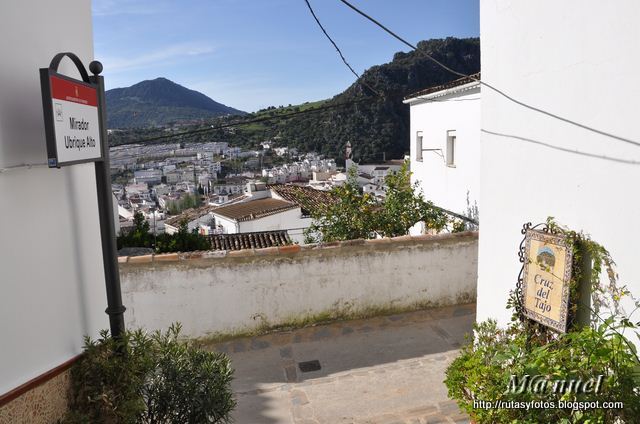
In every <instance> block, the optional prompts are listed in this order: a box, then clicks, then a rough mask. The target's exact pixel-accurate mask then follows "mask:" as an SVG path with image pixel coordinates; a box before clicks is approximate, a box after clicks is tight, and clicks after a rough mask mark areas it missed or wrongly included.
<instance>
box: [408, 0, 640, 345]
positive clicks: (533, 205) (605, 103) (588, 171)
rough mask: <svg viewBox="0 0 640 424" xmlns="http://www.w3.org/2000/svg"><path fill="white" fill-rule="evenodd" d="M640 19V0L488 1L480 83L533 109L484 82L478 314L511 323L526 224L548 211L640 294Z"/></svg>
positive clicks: (484, 13)
mask: <svg viewBox="0 0 640 424" xmlns="http://www.w3.org/2000/svg"><path fill="white" fill-rule="evenodd" d="M639 16H640V3H638V1H637V0H619V1H616V2H615V5H612V4H610V3H608V2H602V1H596V0H568V1H562V2H558V1H551V0H541V1H536V2H526V1H517V0H500V1H496V0H486V1H485V0H483V1H481V2H480V26H481V28H482V81H483V82H486V83H487V84H491V85H492V86H493V87H496V88H498V89H499V90H501V91H502V92H504V93H506V94H507V95H509V96H511V97H512V98H514V99H516V100H517V101H519V102H521V103H523V104H524V105H523V104H517V103H516V102H514V101H512V100H510V99H508V98H506V97H505V96H504V95H501V94H499V93H497V92H496V91H494V90H492V89H490V88H487V87H485V86H483V88H482V117H481V131H482V133H481V150H480V158H481V168H480V199H481V211H480V212H481V214H482V231H481V235H480V245H479V252H480V253H479V264H478V302H477V317H478V319H479V320H484V319H487V318H490V317H493V318H496V319H498V320H499V322H500V323H502V324H506V323H507V322H508V320H509V314H510V311H507V310H506V309H505V307H504V306H505V303H506V301H507V297H508V294H509V290H511V289H513V288H514V287H515V285H516V279H517V277H518V272H519V271H520V267H521V264H520V263H519V262H518V257H517V255H516V252H517V250H518V245H519V243H520V241H521V239H522V235H521V234H520V229H521V228H522V225H523V224H524V223H526V222H532V223H534V224H536V223H540V222H544V221H545V220H546V218H547V217H548V216H553V217H555V219H556V221H557V222H558V223H561V224H563V225H566V226H568V227H570V228H572V229H574V230H577V231H584V232H586V233H588V234H590V235H591V237H592V238H593V239H594V240H596V241H597V242H599V243H600V244H602V245H603V246H604V247H605V248H606V249H608V250H609V252H610V254H611V256H612V258H613V259H614V260H615V262H616V264H617V271H618V272H619V281H620V282H621V283H622V284H626V285H627V286H628V288H629V289H630V290H631V292H632V293H633V294H634V295H635V296H636V297H639V296H640V266H638V258H639V254H638V250H639V249H638V246H637V244H638V240H640V226H638V225H637V222H638V216H640V196H638V183H639V182H640V126H639V125H638V110H639V109H640V85H638V83H637V72H636V71H635V70H637V69H638V68H640V56H638V55H637V54H634V51H635V50H637V48H636V47H633V46H637V45H638V40H639V39H640V26H639V25H638V17H639ZM630 49H631V50H630ZM532 108H537V109H541V110H544V111H547V112H549V113H551V114H554V115H557V116H559V117H562V118H565V119H566V120H571V121H573V122H575V123H577V124H579V125H575V124H572V123H570V122H567V121H566V120H561V119H558V118H554V117H552V116H549V115H547V114H544V113H540V112H539V111H536V110H534V109H532ZM585 126H586V127H589V128H592V129H594V130H589V129H587V128H585ZM459 134H460V133H459ZM459 137H460V135H459ZM460 140H461V138H460ZM462 149H463V147H462V145H460V147H459V150H462ZM412 159H413V158H412ZM605 278H606V277H605ZM624 299H625V298H623V305H626V311H627V312H628V313H630V312H631V311H632V310H633V309H634V308H633V306H632V304H631V301H630V300H629V299H628V298H627V303H626V304H625V303H624ZM633 320H634V322H635V321H637V320H638V313H637V312H636V315H635V318H634V319H633ZM634 341H635V342H637V339H636V340H634Z"/></svg>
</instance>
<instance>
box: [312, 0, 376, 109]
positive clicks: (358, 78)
mask: <svg viewBox="0 0 640 424" xmlns="http://www.w3.org/2000/svg"><path fill="white" fill-rule="evenodd" d="M304 2H305V3H306V4H307V7H308V8H309V12H311V16H313V19H315V21H316V23H317V24H318V26H319V27H320V29H321V30H322V32H323V33H324V35H325V37H327V39H328V40H329V41H330V42H331V44H333V47H335V49H336V51H337V52H338V54H339V55H340V59H342V61H343V62H344V64H345V65H346V66H347V68H349V70H350V71H351V73H352V74H353V75H355V76H356V78H357V82H360V83H361V84H362V85H364V86H365V87H367V88H368V89H369V90H371V91H372V92H373V93H375V94H376V95H377V96H379V97H384V96H383V95H382V94H380V93H379V92H378V91H377V90H375V89H373V87H371V86H370V85H369V84H367V83H366V82H365V81H364V79H363V78H361V77H360V75H359V74H358V73H357V72H356V71H355V70H354V69H353V67H352V66H351V65H350V64H349V62H347V59H346V58H345V57H344V55H343V54H342V51H341V50H340V47H338V45H337V44H336V42H335V41H333V39H332V38H331V36H330V35H329V34H328V33H327V31H326V30H325V29H324V26H322V23H320V20H319V19H318V17H317V16H316V13H315V12H314V11H313V8H312V7H311V3H309V0H304Z"/></svg>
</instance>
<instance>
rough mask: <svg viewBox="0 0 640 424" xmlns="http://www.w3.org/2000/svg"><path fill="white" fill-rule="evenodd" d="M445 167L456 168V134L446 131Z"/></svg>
mask: <svg viewBox="0 0 640 424" xmlns="http://www.w3.org/2000/svg"><path fill="white" fill-rule="evenodd" d="M447 166H456V132H455V130H453V131H447Z"/></svg>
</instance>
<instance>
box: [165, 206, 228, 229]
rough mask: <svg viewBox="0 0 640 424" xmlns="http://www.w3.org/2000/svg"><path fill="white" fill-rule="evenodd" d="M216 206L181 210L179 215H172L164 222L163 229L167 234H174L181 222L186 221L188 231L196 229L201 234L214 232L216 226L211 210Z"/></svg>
mask: <svg viewBox="0 0 640 424" xmlns="http://www.w3.org/2000/svg"><path fill="white" fill-rule="evenodd" d="M215 209H216V206H212V205H206V206H201V207H199V208H192V209H187V210H185V211H183V212H182V213H181V214H180V215H176V216H172V217H171V218H169V219H167V220H166V221H165V222H164V231H165V233H167V234H175V233H177V232H178V230H179V229H180V225H182V223H183V222H187V228H188V230H189V231H193V230H194V229H198V231H199V232H200V233H201V234H204V235H207V234H212V233H214V232H215V228H216V226H215V225H214V224H213V222H214V215H213V211H214V210H215Z"/></svg>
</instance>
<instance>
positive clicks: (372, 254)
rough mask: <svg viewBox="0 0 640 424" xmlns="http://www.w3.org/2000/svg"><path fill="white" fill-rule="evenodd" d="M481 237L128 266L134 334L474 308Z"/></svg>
mask: <svg viewBox="0 0 640 424" xmlns="http://www.w3.org/2000/svg"><path fill="white" fill-rule="evenodd" d="M477 257H478V234H477V233H473V232H467V233H458V234H442V235H435V236H434V235H425V236H417V237H411V236H404V237H397V238H392V239H388V238H387V239H379V240H367V241H365V240H352V241H348V242H336V243H330V244H324V245H309V246H298V245H293V246H284V247H279V248H277V247H273V248H267V249H256V250H241V251H235V252H197V253H190V254H175V253H174V254H165V255H148V256H138V257H130V258H121V264H120V272H121V280H122V291H123V299H124V303H125V306H126V307H127V312H126V313H125V318H126V320H127V325H128V327H129V328H136V327H144V328H146V329H148V330H155V329H164V328H167V327H168V326H169V325H170V324H171V323H172V322H175V321H179V322H181V323H182V325H183V332H184V335H186V336H189V337H204V336H209V335H214V334H232V333H238V332H244V331H251V330H254V329H257V328H259V327H261V326H272V325H278V324H287V323H291V322H294V321H300V320H303V319H305V318H308V317H316V316H323V317H327V316H349V315H352V314H358V313H372V312H375V311H379V310H400V309H412V308H420V307H426V306H431V305H433V306H436V305H451V304H456V303H466V302H471V301H475V297H476V279H477Z"/></svg>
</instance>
